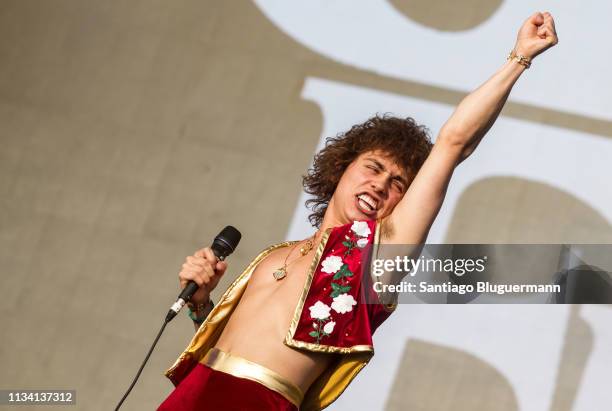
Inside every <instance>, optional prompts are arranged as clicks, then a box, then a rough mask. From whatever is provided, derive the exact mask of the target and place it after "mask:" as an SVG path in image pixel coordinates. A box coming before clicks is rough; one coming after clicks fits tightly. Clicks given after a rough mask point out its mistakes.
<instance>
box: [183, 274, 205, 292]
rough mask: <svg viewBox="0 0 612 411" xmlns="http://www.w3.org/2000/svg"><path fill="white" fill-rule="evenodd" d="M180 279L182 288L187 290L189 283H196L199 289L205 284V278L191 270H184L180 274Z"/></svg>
mask: <svg viewBox="0 0 612 411" xmlns="http://www.w3.org/2000/svg"><path fill="white" fill-rule="evenodd" d="M179 278H180V279H181V281H180V282H181V287H182V288H185V287H186V286H187V283H188V282H189V281H193V282H195V283H196V284H197V285H198V287H201V286H202V284H204V278H202V276H201V275H199V274H198V273H197V272H196V271H191V270H183V271H181V272H180V273H179Z"/></svg>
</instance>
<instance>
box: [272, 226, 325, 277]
mask: <svg viewBox="0 0 612 411" xmlns="http://www.w3.org/2000/svg"><path fill="white" fill-rule="evenodd" d="M316 235H317V233H314V234H313V235H312V237H310V238H309V239H307V240H306V243H305V244H304V246H303V247H300V255H299V257H296V258H294V259H293V260H292V261H290V262H289V263H287V259H288V258H289V256H290V255H291V254H292V253H293V250H294V249H295V247H297V245H298V244H300V243H301V241H298V242H297V243H295V244H294V245H293V247H291V250H289V252H288V253H287V255H286V256H285V261H284V262H283V266H282V267H279V268H277V269H276V271H274V272H273V273H272V276H273V277H274V279H275V280H276V281H280V280H282V279H283V278H285V277H286V276H287V267H289V265H290V264H292V263H294V262H296V261H297V260H299V259H300V258H302V257H304V256H305V255H306V254H308V253H309V252H310V251H311V250H312V248H313V247H314V239H315V237H316Z"/></svg>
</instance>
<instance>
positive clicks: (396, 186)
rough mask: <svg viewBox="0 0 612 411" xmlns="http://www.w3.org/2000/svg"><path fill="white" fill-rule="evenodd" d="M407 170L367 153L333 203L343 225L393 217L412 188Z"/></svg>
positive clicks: (357, 161)
mask: <svg viewBox="0 0 612 411" xmlns="http://www.w3.org/2000/svg"><path fill="white" fill-rule="evenodd" d="M408 184H409V182H408V176H407V173H406V170H403V169H402V168H400V167H399V166H398V165H397V164H395V163H394V162H393V161H392V160H391V159H390V158H389V156H388V155H386V154H385V153H383V152H381V151H378V150H376V151H367V152H365V153H362V154H361V155H359V157H357V158H356V159H355V160H354V161H353V162H352V163H351V164H350V165H349V166H348V167H347V169H346V171H345V172H344V174H343V175H342V177H341V178H340V182H339V183H338V186H337V187H336V191H335V192H334V195H333V197H332V199H331V201H330V206H331V207H332V208H333V213H334V214H335V216H336V217H337V218H339V219H340V221H342V222H344V223H348V222H350V221H354V220H371V219H377V218H382V217H386V216H387V215H389V214H391V212H392V211H393V209H394V208H395V206H396V205H397V203H398V202H399V201H400V200H401V199H402V197H403V196H404V193H405V192H406V189H407V188H408Z"/></svg>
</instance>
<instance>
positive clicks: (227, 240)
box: [166, 225, 242, 322]
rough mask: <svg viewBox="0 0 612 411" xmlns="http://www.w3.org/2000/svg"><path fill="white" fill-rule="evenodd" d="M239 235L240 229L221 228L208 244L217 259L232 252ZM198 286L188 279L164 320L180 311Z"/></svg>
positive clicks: (223, 257) (221, 259) (168, 319)
mask: <svg viewBox="0 0 612 411" xmlns="http://www.w3.org/2000/svg"><path fill="white" fill-rule="evenodd" d="M241 237H242V234H240V231H238V230H237V229H236V228H234V227H232V226H231V225H228V226H227V227H225V228H224V229H223V230H221V232H220V233H219V234H218V235H217V236H216V237H215V239H214V241H213V243H212V245H211V246H210V248H211V249H212V251H213V253H214V254H215V256H216V257H217V261H223V260H225V258H226V257H227V256H228V255H230V254H231V253H233V252H234V250H235V249H236V247H237V246H238V243H239V242H240V238H241ZM198 288H199V286H198V284H197V283H196V282H195V281H192V280H190V281H189V282H188V283H187V286H186V287H185V288H183V291H181V293H180V294H179V296H178V298H177V300H176V302H175V303H174V304H172V306H171V307H170V310H169V311H168V314H167V315H166V322H170V321H171V320H172V319H173V318H174V317H175V316H176V315H177V314H178V312H179V311H181V308H183V306H184V305H185V304H186V303H187V302H188V301H189V300H191V297H192V296H193V294H194V293H195V292H196V291H198Z"/></svg>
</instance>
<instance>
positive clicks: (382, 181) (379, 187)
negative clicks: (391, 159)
mask: <svg viewBox="0 0 612 411" xmlns="http://www.w3.org/2000/svg"><path fill="white" fill-rule="evenodd" d="M387 186H388V182H387V177H386V176H385V175H380V176H378V177H377V178H375V179H373V180H372V181H371V182H370V187H372V190H374V192H375V193H376V194H378V195H379V196H380V197H382V198H386V197H387Z"/></svg>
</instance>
